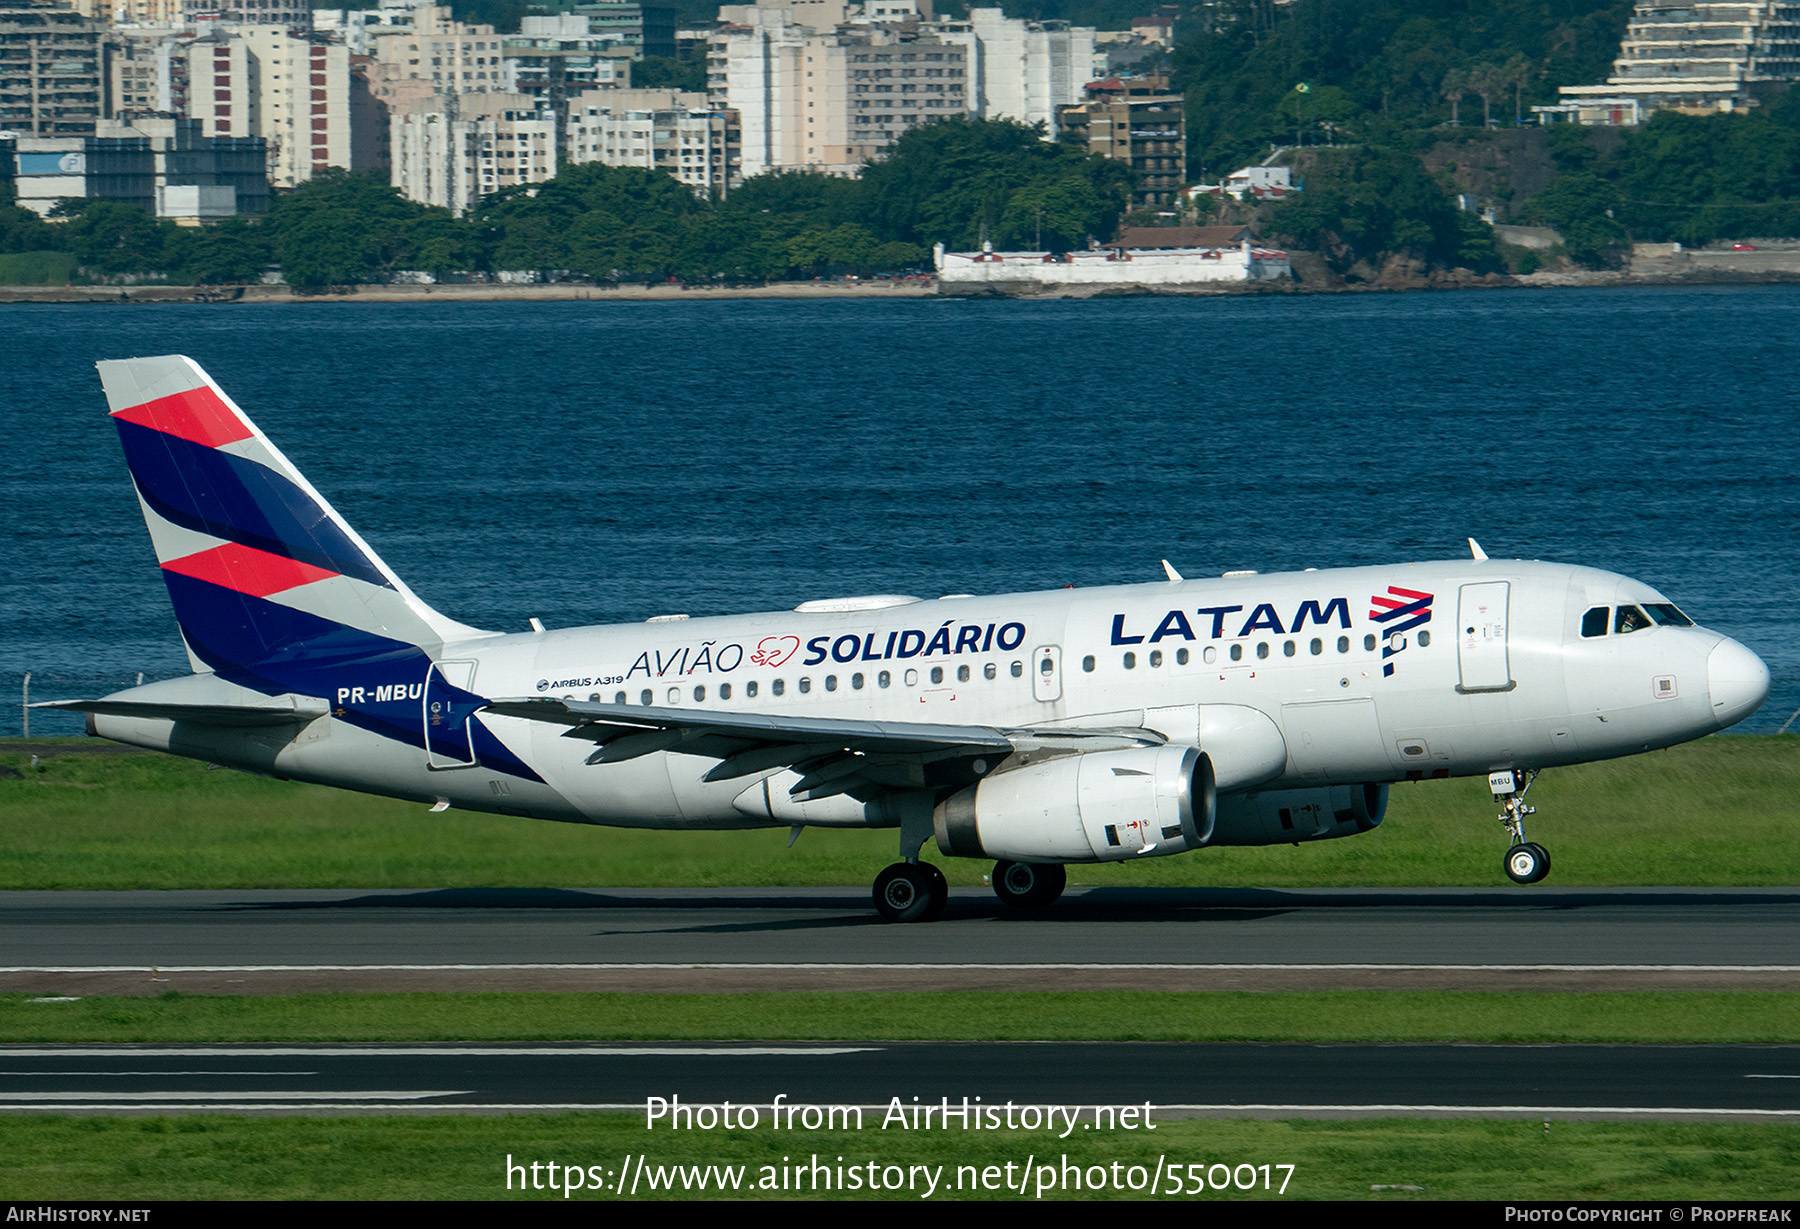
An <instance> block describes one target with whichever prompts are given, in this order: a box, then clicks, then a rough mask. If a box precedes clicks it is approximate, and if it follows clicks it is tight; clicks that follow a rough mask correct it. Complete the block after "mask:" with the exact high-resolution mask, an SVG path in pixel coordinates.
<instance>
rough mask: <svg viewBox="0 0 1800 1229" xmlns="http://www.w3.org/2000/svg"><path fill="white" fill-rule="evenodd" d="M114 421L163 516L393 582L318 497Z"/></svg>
mask: <svg viewBox="0 0 1800 1229" xmlns="http://www.w3.org/2000/svg"><path fill="white" fill-rule="evenodd" d="M113 421H114V422H115V423H117V424H118V428H119V442H120V444H121V445H123V447H124V450H125V463H126V464H127V465H128V466H130V468H131V476H132V477H133V478H134V479H136V480H137V486H138V490H139V491H141V492H142V493H143V496H144V499H145V501H146V502H148V503H149V504H150V506H151V507H152V508H153V509H155V511H156V514H157V515H158V516H161V517H162V518H163V519H164V520H167V521H171V522H173V523H174V524H177V525H180V526H182V527H183V528H185V529H194V530H198V531H199V532H201V533H209V534H212V535H213V536H214V537H219V538H225V539H227V540H229V541H232V542H242V543H243V544H245V545H246V546H254V547H256V548H257V549H258V550H264V551H268V552H269V553H270V554H274V555H281V556H284V557H285V558H288V559H298V560H300V561H301V562H302V563H310V564H312V565H313V566H315V567H321V568H329V569H330V570H332V571H334V572H339V573H342V574H343V575H345V576H354V577H356V579H358V580H366V581H368V582H369V583H370V584H374V585H381V586H383V587H384V588H392V587H393V586H392V585H391V584H389V582H388V580H387V578H386V577H385V576H383V575H382V574H381V570H380V569H379V568H378V567H377V566H376V565H375V561H374V560H372V559H370V558H369V557H368V555H366V554H364V553H363V551H362V550H361V549H360V548H359V547H358V546H357V545H356V543H354V542H352V541H351V540H350V538H349V536H348V535H346V534H345V533H344V531H343V530H342V529H341V528H339V527H338V525H337V524H336V522H334V521H333V520H332V519H331V517H330V516H329V515H328V514H327V513H326V511H325V509H324V508H323V507H322V506H321V505H320V504H319V502H318V501H317V500H315V499H314V498H313V497H312V496H310V495H308V494H307V493H306V492H305V491H303V490H301V489H300V488H299V487H297V486H295V485H294V484H293V483H292V482H290V481H289V480H288V479H287V478H285V477H283V476H282V475H280V474H278V473H276V472H275V471H274V470H272V469H270V468H268V467H267V466H266V465H259V464H258V463H257V462H255V461H247V460H245V459H244V458H243V457H240V456H235V455H233V454H231V453H229V452H221V451H219V450H218V449H216V448H208V447H207V446H206V445H204V444H196V443H193V442H192V441H191V440H184V439H182V438H180V437H179V436H174V435H165V434H164V433H162V432H160V431H152V430H151V429H150V428H148V427H141V426H139V425H138V424H136V423H133V422H127V421H125V420H124V419H122V418H115V419H114V420H113Z"/></svg>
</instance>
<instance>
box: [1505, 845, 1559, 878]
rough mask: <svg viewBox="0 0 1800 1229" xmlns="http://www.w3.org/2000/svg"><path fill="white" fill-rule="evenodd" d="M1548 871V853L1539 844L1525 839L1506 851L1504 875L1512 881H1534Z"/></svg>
mask: <svg viewBox="0 0 1800 1229" xmlns="http://www.w3.org/2000/svg"><path fill="white" fill-rule="evenodd" d="M1549 873H1550V854H1549V852H1548V851H1547V850H1546V849H1545V848H1544V847H1543V846H1542V845H1539V844H1536V843H1535V842H1532V841H1526V842H1525V843H1524V844H1522V845H1514V846H1513V847H1512V848H1511V849H1509V850H1507V851H1506V877H1507V878H1508V879H1510V880H1512V881H1513V882H1514V883H1536V882H1537V881H1538V880H1540V879H1542V878H1543V877H1544V876H1545V875H1548V874H1549Z"/></svg>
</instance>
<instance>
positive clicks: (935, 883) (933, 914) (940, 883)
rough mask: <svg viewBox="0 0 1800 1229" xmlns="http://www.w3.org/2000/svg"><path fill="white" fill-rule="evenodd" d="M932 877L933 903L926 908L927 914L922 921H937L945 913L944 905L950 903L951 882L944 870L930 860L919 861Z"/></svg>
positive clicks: (920, 865) (921, 868)
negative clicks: (946, 877)
mask: <svg viewBox="0 0 1800 1229" xmlns="http://www.w3.org/2000/svg"><path fill="white" fill-rule="evenodd" d="M919 869H920V870H923V871H924V872H925V873H926V875H927V876H928V877H929V878H930V879H931V904H930V905H929V906H927V907H926V909H925V916H924V917H923V918H921V919H919V920H920V921H923V922H935V921H937V920H938V919H939V918H940V917H942V916H943V915H944V906H945V905H947V904H949V903H950V882H949V880H947V879H945V878H944V872H943V871H941V870H939V869H938V868H937V867H936V866H933V865H932V864H931V863H929V862H921V863H919Z"/></svg>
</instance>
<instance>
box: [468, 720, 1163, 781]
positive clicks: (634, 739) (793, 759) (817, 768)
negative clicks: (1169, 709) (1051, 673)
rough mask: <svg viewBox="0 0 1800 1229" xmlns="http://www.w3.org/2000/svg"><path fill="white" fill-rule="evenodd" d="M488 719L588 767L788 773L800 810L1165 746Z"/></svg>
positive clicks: (836, 723)
mask: <svg viewBox="0 0 1800 1229" xmlns="http://www.w3.org/2000/svg"><path fill="white" fill-rule="evenodd" d="M482 711H483V712H487V713H493V714H495V715H496V716H503V717H521V718H524V719H526V720H529V721H543V722H549V723H551V724H555V725H562V726H567V727H568V729H567V730H566V731H565V732H564V737H565V738H582V739H588V740H590V741H592V742H595V743H598V744H599V746H598V747H597V748H596V750H595V751H594V753H593V754H592V755H590V756H588V761H587V762H588V763H590V764H616V763H619V762H621V761H624V760H631V759H636V758H637V757H638V756H641V755H650V754H652V753H654V752H657V751H682V752H685V753H688V754H692V755H702V756H711V757H714V758H716V759H718V760H719V763H717V764H715V765H714V766H713V767H712V768H711V769H710V770H709V771H708V772H707V774H706V777H705V779H706V780H708V781H722V780H728V779H730V778H733V777H744V776H749V775H751V774H752V773H757V772H766V771H768V770H770V769H773V768H790V769H792V770H793V771H794V772H796V773H798V774H799V776H800V780H799V782H798V783H797V784H796V785H794V787H793V788H792V789H791V790H790V791H789V792H790V794H791V795H792V796H793V797H795V798H796V799H799V800H802V801H810V800H812V799H816V798H825V797H830V796H831V795H833V794H842V793H851V794H857V795H859V796H861V795H865V794H868V793H870V792H879V791H880V790H883V789H921V788H932V787H941V786H958V785H966V784H970V783H972V782H974V781H976V780H978V779H980V778H981V777H982V776H983V775H985V774H986V773H987V772H988V771H989V770H990V769H991V768H992V767H995V766H997V765H998V764H999V762H1000V761H1001V760H1002V759H1004V758H1006V757H1007V756H1008V755H1011V754H1012V753H1013V752H1015V751H1045V750H1052V749H1065V750H1068V751H1077V752H1080V751H1101V750H1116V749H1120V748H1125V747H1142V746H1155V745H1159V744H1161V743H1162V742H1164V741H1166V740H1165V739H1164V737H1163V736H1162V735H1161V734H1158V733H1156V732H1155V731H1153V730H1146V729H1124V728H1117V729H1113V728H1109V729H1091V728H1081V729H1032V728H1025V729H999V728H996V727H993V726H976V725H937V724H932V723H928V722H910V721H859V720H844V719H842V718H835V717H803V716H794V717H787V716H776V715H770V714H767V713H731V712H718V711H707V710H702V709H681V708H648V707H636V706H633V705H629V704H607V703H602V702H600V701H597V700H551V699H538V698H535V697H531V698H523V699H505V700H493V701H490V702H489V703H488V705H487V707H486V708H485V709H483V710H482Z"/></svg>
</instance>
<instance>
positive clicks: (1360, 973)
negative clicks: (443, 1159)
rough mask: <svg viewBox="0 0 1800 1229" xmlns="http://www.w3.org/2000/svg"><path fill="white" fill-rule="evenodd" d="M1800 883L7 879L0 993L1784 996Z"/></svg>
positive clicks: (1798, 942) (1798, 983)
mask: <svg viewBox="0 0 1800 1229" xmlns="http://www.w3.org/2000/svg"><path fill="white" fill-rule="evenodd" d="M1796 953H1800V889H1793V888H1593V889H1587V888H1548V889H1547V888H1541V887H1539V888H1528V889H1521V888H1491V889H1482V888H1458V889H1418V888H1414V889H1378V890H1360V889H1308V890H1281V889H1229V890H1227V889H1220V890H1214V889H1096V890H1087V891H1076V892H1070V893H1069V894H1068V895H1067V896H1065V898H1064V899H1063V900H1062V901H1060V902H1059V903H1058V904H1057V905H1055V906H1054V907H1052V908H1050V909H1048V910H1043V911H1037V912H1034V913H1030V914H1026V913H1020V912H1015V911H1010V910H1007V909H1005V908H1004V907H1003V906H1001V905H1000V904H999V903H998V902H997V901H996V900H995V899H994V897H993V896H992V895H991V894H989V893H987V892H986V891H983V890H977V889H960V890H957V891H955V892H953V893H952V894H951V901H950V905H949V908H948V909H947V910H946V915H945V918H944V919H943V920H942V921H940V922H937V923H933V924H928V925H911V926H894V925H888V924H885V923H883V922H881V921H879V920H878V919H877V918H876V917H875V915H874V913H873V911H872V909H871V908H870V905H869V901H868V897H867V894H866V892H864V891H862V890H860V889H834V888H821V889H749V888H721V889H601V888H596V889H589V890H584V891H575V890H530V889H447V890H438V891H404V890H383V891H366V892H358V891H206V892H6V893H0V990H29V991H33V992H38V993H90V994H98V993H114V994H116V993H159V992H161V991H163V990H167V989H172V988H173V989H180V990H183V991H189V992H195V993H208V992H211V993H258V992H263V993H269V992H283V991H293V990H308V989H326V988H330V989H346V990H358V989H366V990H394V989H446V990H448V989H559V990H601V989H605V990H716V991H731V990H744V989H800V988H855V989H884V988H885V989H925V988H958V989H968V988H989V989H1015V988H1031V987H1057V988H1076V987H1085V988H1132V987H1141V988H1181V989H1201V988H1252V989H1281V988H1290V989H1291V988H1324V987H1336V986H1355V987H1446V988H1487V989H1504V988H1541V989H1637V988H1695V987H1743V986H1754V987H1760V988H1769V989H1773V988H1787V989H1791V988H1795V987H1800V959H1797V958H1796Z"/></svg>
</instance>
